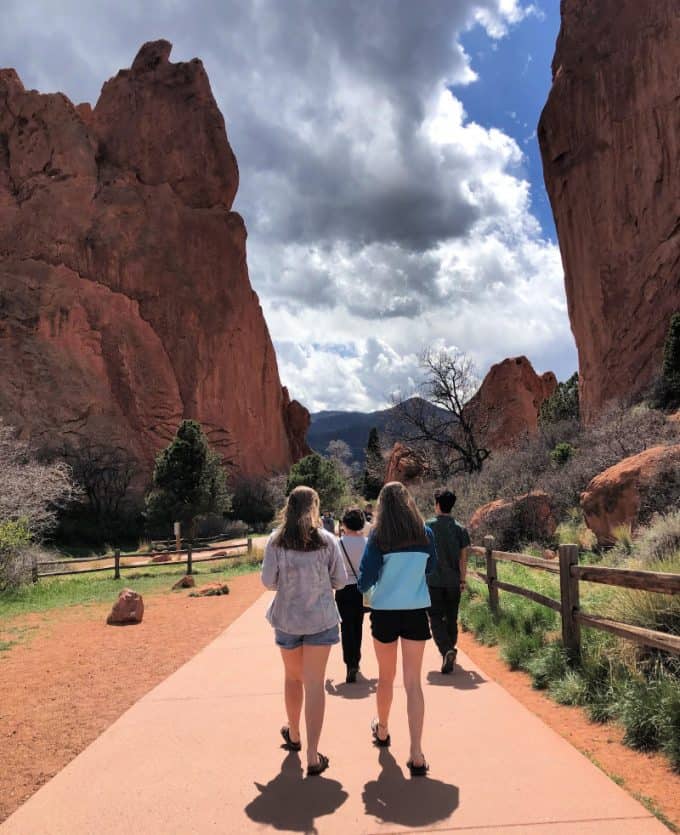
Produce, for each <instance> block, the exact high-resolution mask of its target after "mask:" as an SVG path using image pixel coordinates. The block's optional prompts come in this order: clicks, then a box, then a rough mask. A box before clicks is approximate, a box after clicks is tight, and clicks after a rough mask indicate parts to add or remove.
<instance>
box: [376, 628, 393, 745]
mask: <svg viewBox="0 0 680 835" xmlns="http://www.w3.org/2000/svg"><path fill="white" fill-rule="evenodd" d="M397 643H398V641H392V643H390V644H383V643H382V642H381V641H376V640H375V639H374V640H373V646H374V647H375V655H376V658H377V659H378V689H377V691H376V701H377V703H378V722H379V723H380V727H379V728H378V736H379V738H380V739H386V738H387V735H388V730H387V728H388V725H389V721H390V708H391V707H392V695H393V692H394V677H395V675H396V674H397Z"/></svg>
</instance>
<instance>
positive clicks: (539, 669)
mask: <svg viewBox="0 0 680 835" xmlns="http://www.w3.org/2000/svg"><path fill="white" fill-rule="evenodd" d="M525 669H526V671H527V672H528V673H529V675H530V676H531V681H532V684H533V686H534V688H535V689H536V690H545V689H546V688H547V687H548V686H549V685H550V682H552V681H555V680H557V679H560V678H562V676H563V675H564V674H565V673H566V671H567V654H566V653H565V651H564V649H563V647H562V646H561V644H558V643H551V644H548V645H547V646H544V647H542V648H541V649H540V650H538V652H536V653H534V655H533V656H532V657H531V658H530V659H528V661H527V662H526V663H525Z"/></svg>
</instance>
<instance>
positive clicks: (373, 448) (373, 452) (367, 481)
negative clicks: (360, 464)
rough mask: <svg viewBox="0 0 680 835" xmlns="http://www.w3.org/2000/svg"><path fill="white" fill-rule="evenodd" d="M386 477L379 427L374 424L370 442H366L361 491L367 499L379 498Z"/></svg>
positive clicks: (369, 435) (369, 438) (369, 434)
mask: <svg viewBox="0 0 680 835" xmlns="http://www.w3.org/2000/svg"><path fill="white" fill-rule="evenodd" d="M384 477H385V462H384V460H383V455H382V450H381V448H380V438H379V437H378V429H377V428H376V427H375V426H374V427H373V428H372V429H371V431H370V432H369V433H368V443H367V444H366V468H365V470H364V479H363V487H362V491H361V492H362V494H363V496H364V498H365V499H367V500H368V501H374V500H375V499H377V498H378V493H380V490H381V489H382V486H383V479H384Z"/></svg>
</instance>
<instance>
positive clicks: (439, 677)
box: [427, 664, 486, 690]
mask: <svg viewBox="0 0 680 835" xmlns="http://www.w3.org/2000/svg"><path fill="white" fill-rule="evenodd" d="M427 683H428V684H434V685H435V686H436V687H453V688H454V690H476V689H477V688H478V687H479V686H480V685H481V684H485V683H486V679H485V678H484V677H483V676H480V674H479V673H478V672H476V670H466V669H465V668H464V667H461V666H460V664H457V665H456V666H455V667H454V668H453V672H452V673H448V674H447V675H444V674H443V673H440V672H439V671H435V670H431V671H430V672H429V673H428V674H427Z"/></svg>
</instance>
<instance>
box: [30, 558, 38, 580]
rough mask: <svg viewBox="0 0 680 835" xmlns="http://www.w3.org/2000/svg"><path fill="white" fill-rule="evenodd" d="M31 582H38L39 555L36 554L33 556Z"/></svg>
mask: <svg viewBox="0 0 680 835" xmlns="http://www.w3.org/2000/svg"><path fill="white" fill-rule="evenodd" d="M31 581H32V582H33V583H37V582H38V555H37V554H35V553H33V554H31Z"/></svg>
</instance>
